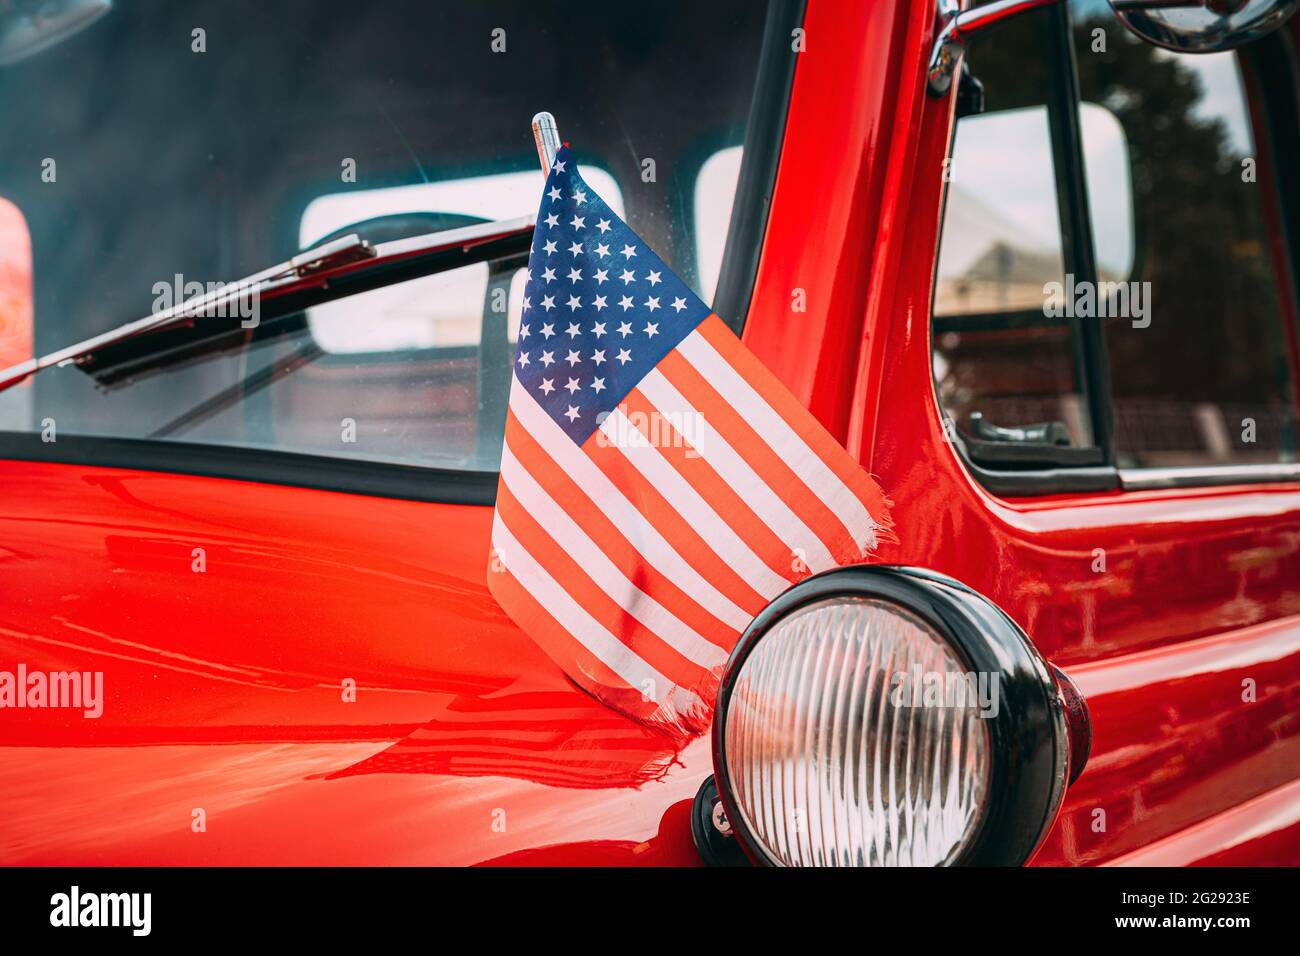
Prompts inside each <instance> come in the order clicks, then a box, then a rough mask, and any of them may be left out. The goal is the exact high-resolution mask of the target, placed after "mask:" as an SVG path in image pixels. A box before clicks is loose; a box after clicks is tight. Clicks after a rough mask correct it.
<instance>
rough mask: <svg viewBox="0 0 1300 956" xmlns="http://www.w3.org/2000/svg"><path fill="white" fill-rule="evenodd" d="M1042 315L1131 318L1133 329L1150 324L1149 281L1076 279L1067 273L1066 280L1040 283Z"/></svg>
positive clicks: (1053, 317) (1054, 317)
mask: <svg viewBox="0 0 1300 956" xmlns="http://www.w3.org/2000/svg"><path fill="white" fill-rule="evenodd" d="M1043 315H1045V316H1047V317H1048V318H1049V319H1060V318H1079V319H1114V318H1119V319H1132V320H1133V328H1135V329H1145V328H1146V327H1147V326H1149V325H1150V324H1151V283H1150V282H1087V281H1083V282H1080V281H1076V280H1075V278H1074V274H1073V273H1066V276H1065V282H1048V283H1047V284H1045V285H1044V286H1043Z"/></svg>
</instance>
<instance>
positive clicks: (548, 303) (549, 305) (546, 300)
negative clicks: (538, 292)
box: [542, 295, 555, 312]
mask: <svg viewBox="0 0 1300 956" xmlns="http://www.w3.org/2000/svg"><path fill="white" fill-rule="evenodd" d="M542 308H543V309H545V310H546V311H547V312H550V311H551V309H553V308H555V296H553V295H544V296H542Z"/></svg>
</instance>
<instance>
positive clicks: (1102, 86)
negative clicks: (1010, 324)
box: [1070, 0, 1296, 468]
mask: <svg viewBox="0 0 1300 956" xmlns="http://www.w3.org/2000/svg"><path fill="white" fill-rule="evenodd" d="M1070 8H1071V13H1072V15H1073V16H1074V40H1075V58H1076V61H1077V63H1078V77H1079V93H1080V96H1081V97H1082V98H1083V99H1084V100H1085V101H1089V102H1094V103H1097V104H1100V106H1101V107H1102V108H1104V109H1105V110H1106V111H1107V112H1108V114H1109V115H1110V116H1113V117H1114V121H1115V122H1116V123H1117V124H1118V125H1119V126H1121V127H1122V128H1123V131H1124V136H1125V138H1126V140H1127V142H1128V143H1129V150H1128V160H1129V164H1130V169H1131V174H1130V176H1129V177H1128V179H1131V182H1132V187H1131V188H1132V198H1131V202H1132V208H1133V220H1134V229H1133V234H1132V235H1129V234H1127V233H1125V232H1121V231H1118V230H1117V229H1116V228H1115V227H1114V222H1115V220H1114V218H1112V217H1104V216H1100V215H1095V214H1094V216H1093V234H1094V236H1095V239H1096V247H1097V261H1098V267H1099V270H1100V271H1101V273H1102V275H1103V277H1107V270H1108V267H1113V266H1116V265H1118V264H1119V263H1121V262H1125V261H1131V262H1132V263H1133V265H1134V274H1133V276H1132V279H1133V280H1134V281H1135V282H1136V283H1139V284H1137V285H1131V286H1130V289H1131V292H1132V293H1136V294H1137V295H1135V296H1134V298H1137V297H1139V296H1140V298H1141V308H1136V307H1132V303H1131V304H1130V305H1131V308H1130V312H1131V313H1132V314H1131V315H1125V316H1119V317H1109V318H1105V319H1103V321H1104V323H1105V329H1106V349H1107V352H1108V353H1109V356H1110V379H1111V392H1112V395H1113V408H1114V412H1113V415H1114V423H1115V452H1116V465H1117V466H1119V467H1121V468H1126V467H1170V466H1203V465H1222V464H1237V463H1240V464H1254V463H1274V462H1292V461H1295V460H1296V402H1295V395H1294V393H1293V384H1292V378H1291V356H1290V348H1289V343H1288V337H1287V326H1288V325H1289V324H1291V323H1290V319H1289V317H1287V314H1286V312H1285V311H1284V306H1283V303H1284V302H1285V301H1286V291H1285V285H1284V282H1283V279H1284V277H1286V276H1287V275H1288V265H1287V263H1286V262H1285V259H1284V250H1285V244H1284V242H1283V240H1282V237H1281V229H1282V217H1281V214H1280V210H1279V209H1278V207H1277V204H1276V200H1275V198H1274V197H1275V195H1276V192H1275V188H1274V186H1275V184H1274V181H1273V170H1274V169H1277V168H1282V167H1281V163H1277V164H1275V163H1273V162H1270V161H1269V159H1267V158H1265V157H1262V156H1261V154H1260V146H1261V143H1260V141H1259V140H1260V139H1261V138H1262V137H1258V136H1257V135H1256V132H1255V126H1256V122H1257V119H1262V110H1263V104H1262V103H1261V102H1259V101H1258V100H1257V99H1255V98H1253V97H1252V96H1251V95H1250V93H1249V91H1248V89H1247V85H1246V82H1245V80H1246V77H1245V75H1244V74H1243V68H1242V67H1243V57H1244V56H1245V55H1246V53H1247V52H1248V51H1242V52H1240V53H1210V54H1199V55H1193V54H1176V53H1170V52H1168V51H1166V50H1162V49H1160V48H1158V47H1155V46H1152V45H1151V44H1148V43H1144V42H1143V41H1142V40H1140V39H1138V38H1137V37H1135V36H1133V35H1132V34H1130V33H1129V32H1128V31H1127V30H1126V29H1124V27H1123V26H1122V25H1121V24H1120V23H1119V22H1118V21H1117V20H1116V19H1115V17H1114V15H1113V14H1112V13H1111V12H1110V10H1109V8H1107V7H1104V6H1099V5H1097V4H1092V3H1081V2H1079V0H1073V2H1071V4H1070ZM1097 31H1101V32H1100V33H1099V32H1097ZM1103 37H1104V42H1101V38H1103ZM1253 99H1255V101H1254V102H1253V103H1252V100H1253ZM1157 119H1158V122H1157ZM1290 119H1291V122H1294V119H1295V118H1294V117H1291V118H1290ZM1089 133H1090V130H1089V128H1088V126H1087V124H1084V129H1083V135H1084V141H1085V145H1086V142H1087V138H1088V136H1089ZM1088 185H1089V191H1090V198H1091V200H1092V204H1093V206H1094V208H1096V207H1097V206H1103V207H1114V206H1118V205H1120V204H1121V203H1127V201H1129V197H1128V195H1127V190H1128V186H1127V182H1126V183H1125V184H1124V186H1125V194H1124V195H1121V194H1120V193H1119V191H1118V190H1117V189H1115V188H1113V187H1112V184H1111V183H1107V182H1106V181H1105V180H1100V181H1094V180H1093V179H1092V178H1090V180H1089V184H1088Z"/></svg>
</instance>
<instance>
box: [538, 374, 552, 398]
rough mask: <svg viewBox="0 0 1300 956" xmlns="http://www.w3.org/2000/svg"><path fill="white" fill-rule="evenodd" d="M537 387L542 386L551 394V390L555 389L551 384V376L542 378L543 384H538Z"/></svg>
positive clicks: (543, 389)
mask: <svg viewBox="0 0 1300 956" xmlns="http://www.w3.org/2000/svg"><path fill="white" fill-rule="evenodd" d="M537 387H538V388H540V389H541V390H542V391H543V392H544V393H545V394H547V395H550V394H551V392H553V391H555V386H554V385H553V384H551V380H550V379H549V378H544V379H542V384H541V385H538V386H537Z"/></svg>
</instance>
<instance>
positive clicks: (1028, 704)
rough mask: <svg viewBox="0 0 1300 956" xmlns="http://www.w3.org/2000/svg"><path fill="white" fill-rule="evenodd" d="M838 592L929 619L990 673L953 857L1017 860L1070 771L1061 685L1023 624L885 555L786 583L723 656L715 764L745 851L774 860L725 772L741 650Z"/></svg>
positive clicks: (970, 662)
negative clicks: (969, 794) (974, 775)
mask: <svg viewBox="0 0 1300 956" xmlns="http://www.w3.org/2000/svg"><path fill="white" fill-rule="evenodd" d="M836 598H855V599H856V598H872V599H876V600H879V601H884V602H886V603H889V604H893V605H896V606H897V607H899V608H900V609H901V610H902V611H903V612H905V613H910V614H911V615H914V616H915V617H917V618H919V619H920V620H921V621H922V622H923V623H924V624H925V625H926V626H928V627H929V628H931V629H933V630H934V632H935V633H936V634H937V635H939V636H940V637H941V638H942V639H943V640H944V641H946V642H947V644H948V646H949V648H950V649H951V650H952V651H953V652H954V655H955V656H956V657H957V658H958V659H959V660H960V661H961V662H962V663H963V664H965V665H966V667H968V668H969V670H970V671H972V672H974V673H977V674H978V673H989V674H993V675H996V677H997V680H998V681H999V694H1000V706H999V707H998V709H997V713H996V714H994V715H991V716H989V717H987V718H986V720H987V731H988V735H989V751H988V759H989V771H988V774H989V776H988V784H987V793H988V797H987V799H986V800H985V802H984V806H983V807H982V809H981V811H980V817H979V819H978V821H977V822H976V824H975V826H974V827H973V828H972V830H971V833H970V836H969V837H968V839H967V840H966V841H965V843H964V845H963V846H962V847H961V849H960V850H959V851H958V852H957V854H956V856H955V857H954V858H953V859H952V861H951V865H956V866H960V865H973V866H1016V865H1019V864H1021V863H1024V862H1025V861H1026V860H1027V859H1029V857H1030V856H1031V855H1032V854H1033V852H1034V851H1035V850H1036V849H1037V848H1038V846H1039V844H1040V843H1041V842H1042V840H1043V838H1044V837H1045V836H1046V835H1047V831H1048V829H1049V828H1050V827H1051V825H1052V823H1053V822H1054V821H1055V819H1056V815H1057V812H1058V811H1059V809H1060V806H1061V802H1062V799H1063V797H1064V794H1065V788H1066V785H1067V778H1068V777H1069V775H1070V731H1069V723H1068V721H1067V715H1066V709H1065V706H1064V703H1063V700H1062V693H1063V691H1062V688H1061V687H1060V685H1058V682H1057V678H1056V676H1055V674H1054V672H1053V670H1052V668H1051V667H1050V666H1049V665H1048V664H1047V662H1046V661H1045V660H1044V659H1043V657H1042V656H1041V655H1040V654H1039V653H1038V651H1037V649H1036V648H1035V647H1034V646H1033V644H1032V643H1031V642H1030V641H1029V638H1028V637H1027V636H1026V635H1025V633H1024V632H1023V631H1022V630H1021V629H1020V628H1019V627H1018V626H1017V625H1016V624H1015V622H1013V621H1012V620H1011V619H1010V618H1009V617H1008V616H1007V615H1006V614H1005V613H1003V612H1002V611H1001V610H1000V609H999V608H998V607H997V606H996V605H995V604H993V603H992V602H990V601H989V600H988V599H986V598H984V597H983V596H982V595H980V594H978V593H977V592H975V591H973V590H971V589H970V588H969V587H967V586H966V585H964V584H961V583H960V582H958V581H956V580H954V579H952V578H950V577H947V576H945V575H941V574H938V573H935V572H931V571H926V570H923V569H918V568H906V567H895V566H883V565H870V566H858V567H849V568H838V569H835V570H832V571H827V572H825V573H823V574H820V575H817V576H816V577H812V578H809V579H807V580H806V581H803V582H801V583H799V584H797V585H795V586H794V587H792V588H790V589H789V590H788V591H786V592H785V593H784V594H782V595H781V596H780V597H778V598H776V600H774V601H773V602H772V603H771V604H769V605H768V606H767V607H766V608H764V610H763V611H762V612H761V613H760V614H759V615H758V616H757V617H756V618H755V619H754V620H753V622H751V624H750V626H749V627H748V628H747V629H746V630H745V632H744V634H742V635H741V637H740V640H739V641H738V642H737V644H736V647H735V649H734V650H733V651H732V654H731V657H730V658H729V659H728V661H727V664H726V667H725V668H724V671H723V675H722V681H721V685H720V687H719V690H718V698H717V708H716V710H715V713H714V721H713V766H714V774H715V778H716V783H717V790H718V794H719V798H720V799H721V801H722V805H723V808H724V810H725V812H726V817H727V820H728V821H729V822H730V826H731V828H732V830H733V831H734V834H735V838H736V840H737V841H738V842H739V844H740V846H741V848H742V849H743V850H744V851H745V854H746V856H748V857H749V859H750V860H751V862H754V863H758V864H763V865H781V861H779V860H777V859H776V858H774V857H773V856H772V855H771V854H770V853H769V852H768V851H767V850H766V849H765V848H764V846H763V844H762V841H761V840H759V839H758V838H756V836H755V835H754V834H752V833H750V832H749V830H748V827H747V825H746V823H745V818H744V815H743V814H742V813H741V812H740V809H739V807H738V806H737V803H736V799H735V793H734V790H733V787H732V783H731V781H730V780H729V779H728V762H727V751H726V746H727V740H726V736H727V715H728V708H729V705H730V701H731V695H732V691H733V690H734V688H735V685H736V681H737V678H738V676H739V675H740V673H741V670H742V668H743V667H744V665H745V662H746V660H747V659H748V658H749V656H750V655H751V654H752V653H753V651H754V650H755V648H756V647H757V646H758V645H759V644H760V642H761V641H762V640H763V638H764V637H765V636H766V635H767V634H769V633H771V631H772V630H773V629H774V628H775V627H776V626H777V625H778V624H779V623H780V622H782V621H784V620H786V619H787V618H788V617H789V616H790V615H791V614H794V613H795V612H798V611H800V610H802V609H805V608H807V607H808V606H809V605H812V604H815V603H819V602H825V601H827V600H834V599H836ZM1076 752H1077V748H1076ZM1076 769H1077V768H1076Z"/></svg>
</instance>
